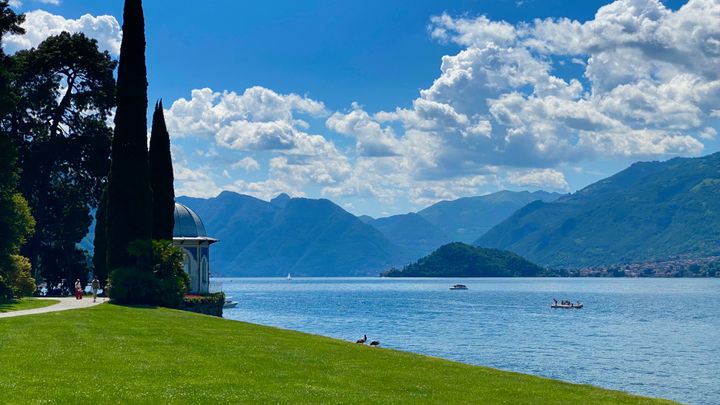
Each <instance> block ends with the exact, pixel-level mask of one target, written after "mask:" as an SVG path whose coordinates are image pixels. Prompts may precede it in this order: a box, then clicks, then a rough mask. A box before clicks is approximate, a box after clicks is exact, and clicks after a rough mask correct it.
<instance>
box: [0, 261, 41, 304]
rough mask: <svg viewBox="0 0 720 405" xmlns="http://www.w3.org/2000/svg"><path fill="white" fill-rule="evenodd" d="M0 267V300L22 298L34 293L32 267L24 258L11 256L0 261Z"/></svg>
mask: <svg viewBox="0 0 720 405" xmlns="http://www.w3.org/2000/svg"><path fill="white" fill-rule="evenodd" d="M0 267H2V271H0V299H11V298H18V297H24V296H28V295H32V294H33V293H34V292H35V288H36V287H35V280H34V279H33V278H32V275H31V268H32V266H31V265H30V260H28V259H27V258H26V257H23V256H18V255H11V256H9V257H6V258H5V259H4V260H1V261H0ZM3 274H4V276H3Z"/></svg>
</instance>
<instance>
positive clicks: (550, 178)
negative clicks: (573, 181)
mask: <svg viewBox="0 0 720 405" xmlns="http://www.w3.org/2000/svg"><path fill="white" fill-rule="evenodd" d="M507 182H508V183H509V184H512V185H514V186H521V187H532V188H546V189H547V188H549V189H553V190H560V191H566V190H567V189H568V183H567V181H566V180H565V175H563V174H562V173H561V172H559V171H557V170H553V169H531V170H523V171H517V170H513V171H510V172H509V173H508V175H507Z"/></svg>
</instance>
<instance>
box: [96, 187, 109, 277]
mask: <svg viewBox="0 0 720 405" xmlns="http://www.w3.org/2000/svg"><path fill="white" fill-rule="evenodd" d="M107 199H108V188H107V186H105V188H104V189H103V193H102V196H101V197H100V203H99V204H98V208H97V212H96V213H95V238H94V239H93V252H94V253H93V267H94V269H95V270H94V271H93V273H94V274H95V277H97V278H98V280H100V281H101V282H102V284H103V285H105V280H106V279H107V276H108V270H107Z"/></svg>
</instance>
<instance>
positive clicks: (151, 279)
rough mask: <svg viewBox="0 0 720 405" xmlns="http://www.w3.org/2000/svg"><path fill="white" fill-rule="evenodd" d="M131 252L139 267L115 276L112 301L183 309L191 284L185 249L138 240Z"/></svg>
mask: <svg viewBox="0 0 720 405" xmlns="http://www.w3.org/2000/svg"><path fill="white" fill-rule="evenodd" d="M148 245H150V246H149V247H148ZM128 251H129V253H130V255H131V256H132V257H134V258H135V259H136V263H137V265H136V266H133V267H121V268H119V269H116V270H114V271H113V272H112V273H111V275H110V280H111V284H112V290H111V292H110V298H112V300H113V301H115V302H117V303H119V304H135V305H140V304H144V305H160V306H164V307H169V308H179V307H180V306H181V305H182V300H183V296H184V295H185V293H186V292H187V286H188V284H189V278H188V275H187V274H186V273H185V271H184V270H183V266H182V261H183V254H182V250H180V248H177V247H175V246H173V244H172V242H170V241H152V242H149V241H134V242H132V243H131V244H130V247H129V248H128ZM148 252H151V253H152V255H151V256H149V255H148Z"/></svg>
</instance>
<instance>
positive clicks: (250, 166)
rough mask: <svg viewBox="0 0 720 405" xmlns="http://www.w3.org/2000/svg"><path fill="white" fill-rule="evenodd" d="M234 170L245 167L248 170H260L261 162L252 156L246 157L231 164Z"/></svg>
mask: <svg viewBox="0 0 720 405" xmlns="http://www.w3.org/2000/svg"><path fill="white" fill-rule="evenodd" d="M230 167H231V168H232V169H233V170H237V169H243V170H245V171H246V172H254V171H258V170H260V163H258V161H257V160H255V159H253V158H251V157H244V158H242V159H240V160H238V161H237V162H235V163H233V164H232V166H230Z"/></svg>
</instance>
